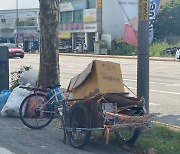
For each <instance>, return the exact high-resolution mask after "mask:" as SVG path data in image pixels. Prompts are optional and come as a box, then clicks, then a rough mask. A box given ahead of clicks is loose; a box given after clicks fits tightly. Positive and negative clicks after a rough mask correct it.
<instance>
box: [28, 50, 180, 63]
mask: <svg viewBox="0 0 180 154" xmlns="http://www.w3.org/2000/svg"><path fill="white" fill-rule="evenodd" d="M25 54H39V53H34V52H28V53H27V52H26V53H25ZM59 55H62V56H78V57H96V58H118V59H137V56H117V55H95V54H77V53H59ZM149 59H150V60H153V61H172V62H180V60H177V59H175V58H164V57H149Z"/></svg>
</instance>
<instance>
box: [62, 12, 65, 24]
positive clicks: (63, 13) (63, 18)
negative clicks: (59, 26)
mask: <svg viewBox="0 0 180 154" xmlns="http://www.w3.org/2000/svg"><path fill="white" fill-rule="evenodd" d="M61 23H66V12H61Z"/></svg>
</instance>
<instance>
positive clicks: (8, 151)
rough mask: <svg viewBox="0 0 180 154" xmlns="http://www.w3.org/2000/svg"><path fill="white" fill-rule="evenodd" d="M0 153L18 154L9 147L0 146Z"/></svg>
mask: <svg viewBox="0 0 180 154" xmlns="http://www.w3.org/2000/svg"><path fill="white" fill-rule="evenodd" d="M0 153H2V154H16V153H14V152H12V151H10V150H8V149H5V148H3V147H0Z"/></svg>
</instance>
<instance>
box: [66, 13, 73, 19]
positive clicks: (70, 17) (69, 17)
mask: <svg viewBox="0 0 180 154" xmlns="http://www.w3.org/2000/svg"><path fill="white" fill-rule="evenodd" d="M66 19H67V22H72V11H68V12H66Z"/></svg>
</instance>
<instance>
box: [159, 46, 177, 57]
mask: <svg viewBox="0 0 180 154" xmlns="http://www.w3.org/2000/svg"><path fill="white" fill-rule="evenodd" d="M177 48H178V47H176V46H175V47H172V48H167V49H165V50H163V51H162V52H161V53H160V54H161V55H171V56H175V54H176V51H177Z"/></svg>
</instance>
